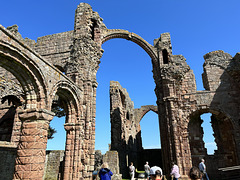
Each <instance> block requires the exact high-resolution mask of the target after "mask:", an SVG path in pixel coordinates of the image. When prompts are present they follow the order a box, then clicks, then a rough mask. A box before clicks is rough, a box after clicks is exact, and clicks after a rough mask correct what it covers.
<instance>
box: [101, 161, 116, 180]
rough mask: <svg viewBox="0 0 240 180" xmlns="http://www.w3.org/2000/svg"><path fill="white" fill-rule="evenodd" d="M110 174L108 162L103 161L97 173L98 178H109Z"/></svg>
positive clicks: (104, 179) (108, 179) (105, 179)
mask: <svg viewBox="0 0 240 180" xmlns="http://www.w3.org/2000/svg"><path fill="white" fill-rule="evenodd" d="M112 175H113V173H112V171H110V169H108V163H106V162H104V163H103V164H102V168H101V169H100V171H99V174H98V176H99V177H100V180H111V176H112Z"/></svg>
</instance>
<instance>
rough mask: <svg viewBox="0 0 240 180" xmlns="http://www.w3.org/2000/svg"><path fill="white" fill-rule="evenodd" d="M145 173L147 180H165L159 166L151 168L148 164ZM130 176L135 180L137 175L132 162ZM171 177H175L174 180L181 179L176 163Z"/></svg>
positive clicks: (145, 166) (173, 164) (173, 165)
mask: <svg viewBox="0 0 240 180" xmlns="http://www.w3.org/2000/svg"><path fill="white" fill-rule="evenodd" d="M144 171H145V177H146V178H147V180H149V179H151V180H161V179H162V178H163V173H162V169H161V168H160V167H158V166H153V167H151V168H150V166H149V164H148V162H146V164H145V165H144ZM129 174H130V179H131V180H133V179H134V175H135V167H134V166H133V163H132V162H131V165H130V166H129ZM170 175H171V176H173V180H178V178H179V177H180V174H179V168H178V166H177V165H176V164H175V163H172V170H171V174H170Z"/></svg>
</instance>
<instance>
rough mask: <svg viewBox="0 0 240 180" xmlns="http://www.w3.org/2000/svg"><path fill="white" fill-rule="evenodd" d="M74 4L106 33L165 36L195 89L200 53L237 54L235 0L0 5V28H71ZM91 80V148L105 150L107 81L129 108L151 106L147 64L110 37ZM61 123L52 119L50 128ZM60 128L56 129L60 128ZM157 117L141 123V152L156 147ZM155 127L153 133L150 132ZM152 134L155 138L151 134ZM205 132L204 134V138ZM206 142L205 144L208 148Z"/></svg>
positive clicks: (36, 33) (132, 47)
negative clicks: (96, 18) (92, 14)
mask: <svg viewBox="0 0 240 180" xmlns="http://www.w3.org/2000/svg"><path fill="white" fill-rule="evenodd" d="M80 2H86V3H89V4H90V5H91V6H92V8H93V10H94V11H97V12H98V13H99V14H100V16H101V17H102V18H103V19H104V20H103V22H104V23H105V24H106V26H107V28H109V29H126V30H128V31H131V32H134V33H136V34H138V35H140V36H141V37H142V38H144V39H145V40H146V41H148V42H149V43H150V44H153V40H154V39H156V38H158V37H160V34H161V33H164V32H170V34H171V41H172V46H173V54H175V55H178V54H182V55H183V56H184V57H185V58H186V59H187V63H188V65H189V66H190V68H191V69H192V70H193V71H194V74H195V76H196V82H197V89H198V90H203V86H202V78H201V74H202V72H203V67H202V65H203V63H204V59H203V55H205V54H206V53H208V52H211V51H215V50H223V51H225V52H227V53H229V54H231V55H232V56H234V55H235V54H236V53H237V52H239V42H240V36H239V32H240V21H239V20H240V16H239V7H240V1H239V0H231V1H226V0H224V1H223V0H211V1H209V0H194V1H193V0H182V1H179V0H167V1H162V0H148V1H144V0H131V1H130V0H121V1H119V0H101V1H100V0H98V1H97V0H95V1H93V0H86V1H78V0H72V1H69V0H58V1H53V0H52V1H49V0H41V1H32V0H22V1H19V0H9V1H2V2H1V6H0V12H1V16H0V24H2V25H3V26H4V27H7V26H11V25H13V24H17V25H18V26H19V32H20V33H21V34H22V36H23V38H25V37H28V38H30V39H34V40H37V37H41V36H45V35H49V34H55V33H60V32H65V31H69V30H73V27H74V13H75V9H76V8H77V5H78V4H79V3H80ZM102 48H103V49H104V51H105V52H104V54H103V57H102V59H101V64H100V68H99V71H98V73H97V81H98V83H99V86H98V89H97V112H96V149H101V150H102V151H103V152H105V151H106V150H107V148H108V144H109V143H110V115H109V111H110V107H109V82H110V81H111V80H114V81H119V82H120V84H121V85H122V87H124V88H126V89H127V91H128V93H129V95H130V97H131V99H132V100H133V101H134V105H135V108H139V107H141V106H142V105H155V104H156V97H155V93H154V88H155V85H154V81H153V77H152V72H151V71H152V66H151V60H150V58H149V57H148V55H147V53H146V52H144V51H143V50H142V49H141V48H140V47H139V46H137V45H136V44H134V43H132V42H130V41H127V40H122V39H113V40H110V41H107V42H106V43H104V44H103V47H102ZM63 121H64V120H57V119H54V120H53V121H52V125H53V127H55V128H56V127H57V125H59V124H61V123H59V122H62V124H63V123H64V122H63ZM62 124H61V125H60V126H61V127H63V126H62ZM156 124H157V116H156V115H154V113H149V114H147V115H146V117H144V119H143V120H142V122H141V126H142V127H143V130H142V131H143V141H144V142H143V144H144V146H145V148H149V147H159V146H160V145H159V144H160V143H159V129H158V126H156ZM153 128H155V129H153ZM150 132H151V133H152V132H154V133H156V134H151V133H150ZM208 132H210V134H211V131H210V130H206V132H205V134H207V133H208ZM58 134H60V135H59V137H58V135H56V137H55V140H50V141H49V144H48V148H49V149H64V144H65V143H64V142H65V139H64V136H63V135H62V134H64V130H63V131H62V130H61V129H60V130H58ZM212 142H213V140H212V139H207V140H206V144H211V143H212Z"/></svg>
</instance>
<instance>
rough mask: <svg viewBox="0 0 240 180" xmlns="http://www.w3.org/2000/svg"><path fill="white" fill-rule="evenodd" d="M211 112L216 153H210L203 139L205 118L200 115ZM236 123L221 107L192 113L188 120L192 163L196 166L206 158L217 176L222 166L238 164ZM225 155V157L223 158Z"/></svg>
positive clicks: (213, 173)
mask: <svg viewBox="0 0 240 180" xmlns="http://www.w3.org/2000/svg"><path fill="white" fill-rule="evenodd" d="M204 113H211V114H212V116H211V124H212V128H213V135H214V137H215V142H216V145H217V150H215V153H214V155H208V154H207V150H206V148H205V146H204V144H205V142H204V141H203V133H204V132H203V129H202V127H201V124H202V122H203V120H202V119H201V118H200V115H202V114H204ZM233 132H234V124H233V121H232V120H231V117H230V116H228V115H227V114H226V113H224V112H222V111H221V110H219V109H212V108H210V109H200V110H197V111H195V112H193V113H192V114H191V115H190V119H189V122H188V133H189V136H188V137H189V144H190V151H191V157H192V165H193V166H196V165H198V163H199V162H200V159H202V158H204V159H205V160H206V164H207V166H208V171H209V172H211V173H210V175H211V176H213V177H216V176H217V175H218V173H219V172H218V169H219V168H221V167H229V166H235V165H237V164H238V157H237V151H236V148H237V146H236V144H235V139H234V135H233V134H234V133H233ZM223 157H225V158H223Z"/></svg>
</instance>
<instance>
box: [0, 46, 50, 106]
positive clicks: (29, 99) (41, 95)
mask: <svg viewBox="0 0 240 180" xmlns="http://www.w3.org/2000/svg"><path fill="white" fill-rule="evenodd" d="M0 66H1V67H2V68H4V69H6V70H7V71H9V72H11V73H12V74H13V75H14V76H15V77H16V79H17V80H18V81H19V83H20V84H21V86H22V88H23V91H24V93H25V95H26V97H25V104H26V107H25V108H32V107H34V108H45V107H40V106H41V105H45V104H46V94H47V93H46V80H45V79H44V76H43V73H42V72H41V71H40V68H39V67H38V65H37V64H36V63H34V62H33V61H32V60H31V57H29V56H28V55H27V54H26V53H23V51H21V50H19V49H17V48H16V47H14V46H12V45H11V44H6V43H2V42H1V43H0Z"/></svg>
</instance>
